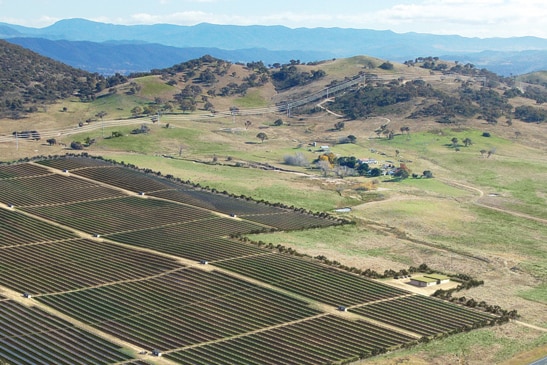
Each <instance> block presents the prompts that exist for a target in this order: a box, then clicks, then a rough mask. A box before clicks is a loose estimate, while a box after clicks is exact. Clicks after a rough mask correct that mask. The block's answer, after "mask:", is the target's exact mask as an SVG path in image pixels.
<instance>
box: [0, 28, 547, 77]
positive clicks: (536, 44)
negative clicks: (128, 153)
mask: <svg viewBox="0 0 547 365" xmlns="http://www.w3.org/2000/svg"><path fill="white" fill-rule="evenodd" d="M0 38H4V39H9V40H11V41H12V42H13V43H17V44H19V45H22V46H24V47H29V48H30V49H32V50H34V51H36V52H39V53H41V54H44V55H47V56H48V57H51V58H54V59H57V60H59V61H62V62H66V63H67V64H70V65H72V66H75V67H82V68H85V69H86V70H89V71H93V72H105V73H112V72H113V71H115V72H119V71H121V72H132V71H143V70H149V69H151V68H161V67H165V66H168V63H171V64H173V63H178V62H181V61H184V60H185V58H180V59H176V57H178V55H180V54H182V55H184V54H186V53H191V54H192V56H189V58H193V57H196V54H195V53H192V51H191V50H189V49H195V51H198V49H202V50H207V51H206V53H208V54H212V55H213V56H215V57H219V58H223V59H226V60H229V61H235V62H237V61H241V62H250V61H258V60H260V61H263V62H264V63H266V64H268V63H274V62H280V63H286V62H288V61H289V60H290V59H300V60H301V61H303V62H311V61H318V60H324V59H329V58H344V57H351V56H355V55H369V56H373V57H377V58H382V59H386V60H393V61H399V62H402V61H405V60H411V59H415V58H416V57H423V56H441V55H443V57H444V58H447V59H453V60H460V59H474V57H473V55H474V54H478V53H480V52H485V51H490V52H498V53H506V52H510V53H507V54H506V55H501V57H500V56H499V55H495V57H494V55H493V54H492V55H493V57H494V58H493V60H495V62H489V61H488V59H487V60H484V56H487V54H486V53H484V54H482V55H481V58H482V59H483V63H484V64H485V65H488V67H489V69H490V70H492V71H494V72H500V70H501V71H502V72H503V73H504V74H508V73H513V74H520V73H524V72H530V71H537V70H544V69H547V60H546V59H545V57H542V54H541V53H540V54H539V55H540V56H539V57H533V58H534V61H538V59H539V60H540V62H539V63H538V62H536V65H535V66H534V65H532V64H531V62H528V63H527V62H526V57H522V56H521V55H519V52H524V51H526V52H530V51H535V52H539V51H547V39H543V38H537V37H518V38H517V37H515V38H484V39H481V38H466V37H461V36H456V35H432V34H422V33H403V34H398V33H395V32H392V31H388V30H385V31H378V30H370V29H349V28H296V29H292V28H288V27H284V26H257V25H255V26H235V25H215V24H208V23H202V24H198V25H194V26H179V25H170V24H156V25H132V26H127V25H115V24H105V23H98V22H93V21H89V20H85V19H66V20H61V21H59V22H57V23H55V24H53V25H51V26H48V27H45V28H29V27H22V26H16V25H10V24H6V23H0ZM23 38H35V39H36V38H42V39H45V40H49V41H72V42H94V43H99V44H100V45H101V46H102V47H104V48H100V46H99V45H93V46H92V45H91V44H89V43H76V44H70V43H63V44H62V45H60V44H56V45H55V44H54V43H48V44H47V46H45V45H40V44H39V41H37V40H34V41H32V42H30V41H26V43H25V41H23ZM107 43H108V44H107ZM122 43H123V44H125V45H132V46H136V45H138V46H139V47H137V48H134V49H133V51H131V52H130V51H129V49H130V48H129V47H127V48H126V49H125V50H121V51H120V52H118V51H116V53H121V54H113V53H112V49H111V48H108V47H109V46H111V45H112V44H122ZM145 45H147V47H145ZM160 45H161V46H164V47H172V48H160ZM31 47H32V48H31ZM48 47H53V49H51V50H50V51H49V53H44V52H46V51H48ZM175 48H177V49H182V50H176V49H175ZM63 49H65V52H62V51H63ZM86 49H87V50H86ZM91 49H93V51H94V52H95V53H94V55H95V56H96V57H97V58H99V59H101V58H103V59H104V58H105V57H108V54H103V52H108V53H109V55H110V56H111V57H114V58H113V59H111V61H112V64H113V65H114V66H113V67H110V68H108V67H106V65H105V64H104V62H103V63H100V64H93V63H94V61H93V60H92V59H90V58H89V53H90V52H89V51H90V50H91ZM54 50H55V52H54ZM208 50H210V51H208ZM226 51H232V52H233V53H222V52H226ZM155 52H162V53H161V56H158V57H156V58H155V59H154V58H152V59H151V60H147V61H146V62H144V60H142V59H139V58H144V57H147V58H148V57H150V55H151V54H152V55H153V54H155ZM277 52H282V53H277ZM69 53H73V55H72V56H71V55H70V54H69ZM122 54H125V56H126V58H125V59H122V57H121V56H122ZM139 54H140V56H139ZM78 55H79V58H78ZM143 55H144V57H143ZM504 56H507V57H512V58H511V59H509V60H507V61H508V64H510V65H512V67H510V69H508V67H507V65H506V66H505V67H503V68H500V69H496V68H495V67H496V65H497V64H498V63H499V61H498V59H502V58H503V57H504ZM460 57H461V58H460ZM459 58H460V59H459ZM173 61H174V62H173ZM517 61H518V62H517ZM155 62H157V63H155ZM162 62H163V63H162ZM521 64H522V66H521ZM79 65H81V66H79ZM124 65H125V67H124Z"/></svg>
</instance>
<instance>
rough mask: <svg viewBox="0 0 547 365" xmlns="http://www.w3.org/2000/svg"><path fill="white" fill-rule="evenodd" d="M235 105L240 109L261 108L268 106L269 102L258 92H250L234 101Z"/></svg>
mask: <svg viewBox="0 0 547 365" xmlns="http://www.w3.org/2000/svg"><path fill="white" fill-rule="evenodd" d="M234 104H235V105H236V106H237V107H239V108H261V107H266V106H268V101H267V100H266V99H264V97H263V96H262V95H261V94H260V91H258V90H249V91H247V93H246V94H245V96H242V97H240V98H237V99H234Z"/></svg>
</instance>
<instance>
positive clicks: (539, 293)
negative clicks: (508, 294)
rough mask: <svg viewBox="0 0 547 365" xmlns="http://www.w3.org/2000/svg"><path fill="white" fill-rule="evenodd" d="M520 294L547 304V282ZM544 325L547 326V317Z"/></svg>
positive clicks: (525, 297)
mask: <svg viewBox="0 0 547 365" xmlns="http://www.w3.org/2000/svg"><path fill="white" fill-rule="evenodd" d="M519 295H520V296H521V297H522V298H524V299H527V300H531V301H534V302H539V303H543V304H547V283H543V284H541V285H540V286H538V287H536V288H534V289H530V290H526V291H523V292H521V293H519ZM544 326H547V318H546V319H545V323H544Z"/></svg>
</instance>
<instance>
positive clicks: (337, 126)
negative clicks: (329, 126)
mask: <svg viewBox="0 0 547 365" xmlns="http://www.w3.org/2000/svg"><path fill="white" fill-rule="evenodd" d="M345 126H346V125H345V124H344V122H336V123H334V129H336V130H337V131H341V130H342V129H344V127H345Z"/></svg>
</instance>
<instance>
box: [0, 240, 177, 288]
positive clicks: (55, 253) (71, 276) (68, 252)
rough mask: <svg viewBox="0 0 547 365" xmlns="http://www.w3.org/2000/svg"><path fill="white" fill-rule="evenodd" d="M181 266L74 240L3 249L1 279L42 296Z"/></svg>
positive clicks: (106, 245)
mask: <svg viewBox="0 0 547 365" xmlns="http://www.w3.org/2000/svg"><path fill="white" fill-rule="evenodd" d="M180 266H181V265H180V264H179V263H178V262H177V261H176V260H173V259H170V258H165V257H162V256H158V255H154V254H150V253H143V252H139V251H136V250H131V249H128V248H125V247H121V246H117V245H114V244H107V243H101V242H94V241H89V240H71V241H63V242H57V243H46V244H37V245H27V246H16V247H11V248H7V249H3V250H2V256H0V267H1V268H2V269H1V270H0V278H2V282H5V285H6V286H9V287H11V288H13V289H15V290H19V291H28V292H30V293H33V294H39V293H52V292H59V291H66V290H73V289H78V288H85V287H88V286H93V285H98V284H103V283H108V282H113V281H121V280H128V279H138V278H143V277H147V276H150V275H155V274H158V273H161V272H163V271H166V270H171V269H174V268H177V267H180Z"/></svg>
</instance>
